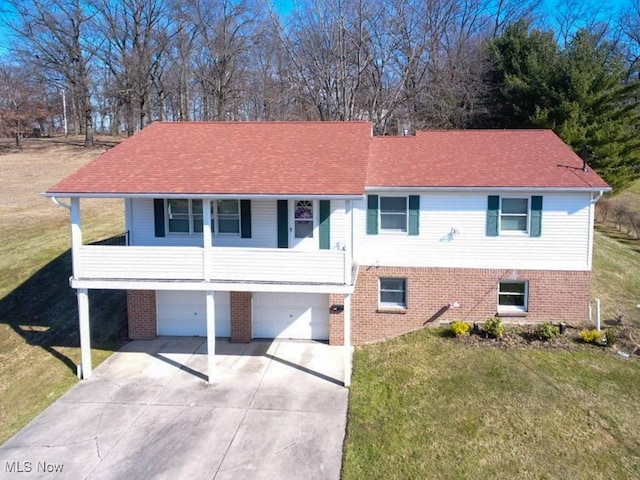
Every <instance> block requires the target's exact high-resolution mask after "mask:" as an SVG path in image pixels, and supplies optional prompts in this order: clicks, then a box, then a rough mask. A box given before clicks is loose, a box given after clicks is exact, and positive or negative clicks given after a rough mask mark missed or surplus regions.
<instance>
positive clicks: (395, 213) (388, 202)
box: [379, 197, 408, 232]
mask: <svg viewBox="0 0 640 480" xmlns="http://www.w3.org/2000/svg"><path fill="white" fill-rule="evenodd" d="M407 210H408V207H407V197H380V208H379V211H380V231H381V232H406V231H407Z"/></svg>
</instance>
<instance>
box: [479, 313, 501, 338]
mask: <svg viewBox="0 0 640 480" xmlns="http://www.w3.org/2000/svg"><path fill="white" fill-rule="evenodd" d="M484 331H485V332H487V333H488V334H489V335H491V336H492V337H494V338H499V337H502V334H503V333H504V325H503V324H502V320H501V319H499V318H497V317H493V318H489V319H488V320H487V321H486V322H485V324H484Z"/></svg>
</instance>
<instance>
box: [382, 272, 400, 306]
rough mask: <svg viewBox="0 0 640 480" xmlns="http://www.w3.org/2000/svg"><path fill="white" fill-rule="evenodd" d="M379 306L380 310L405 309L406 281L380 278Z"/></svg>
mask: <svg viewBox="0 0 640 480" xmlns="http://www.w3.org/2000/svg"><path fill="white" fill-rule="evenodd" d="M379 306H380V307H381V308H407V279H406V278H380V296H379Z"/></svg>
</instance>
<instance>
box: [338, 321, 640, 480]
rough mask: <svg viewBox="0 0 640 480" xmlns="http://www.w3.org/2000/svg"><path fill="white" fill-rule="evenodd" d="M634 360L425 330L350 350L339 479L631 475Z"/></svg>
mask: <svg viewBox="0 0 640 480" xmlns="http://www.w3.org/2000/svg"><path fill="white" fill-rule="evenodd" d="M639 399H640V362H639V361H637V360H629V359H623V358H620V357H618V356H616V355H613V354H611V353H604V352H602V351H600V350H598V349H597V348H596V347H593V348H592V349H586V348H585V349H580V350H578V351H555V350H551V349H548V350H547V349H530V348H496V347H493V346H484V345H483V346H480V347H477V346H476V347H473V346H470V345H464V344H462V343H460V342H458V341H456V339H455V338H443V337H440V336H438V332H435V331H432V330H426V331H420V332H416V333H412V334H409V335H405V336H403V337H401V338H397V339H394V340H391V341H388V342H386V343H382V344H377V345H371V346H366V347H363V348H359V349H358V350H357V352H356V353H355V358H354V376H353V384H352V388H351V394H350V401H349V414H348V428H347V437H346V442H345V450H344V463H343V478H344V479H362V478H367V479H373V478H380V479H394V478H397V479H414V478H415V479H424V478H442V479H454V478H472V479H484V478H486V479H494V478H505V479H515V478H518V479H526V478H549V479H551V478H553V479H555V478H572V479H578V478H579V479H610V478H640V401H639Z"/></svg>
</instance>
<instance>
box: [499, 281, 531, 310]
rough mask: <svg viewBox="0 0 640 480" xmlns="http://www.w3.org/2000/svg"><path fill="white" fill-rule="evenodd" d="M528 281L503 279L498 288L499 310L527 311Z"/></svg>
mask: <svg viewBox="0 0 640 480" xmlns="http://www.w3.org/2000/svg"><path fill="white" fill-rule="evenodd" d="M528 286H529V285H528V283H527V282H526V281H514V280H501V281H500V287H499V289H498V312H526V311H527V300H528V299H527V296H528Z"/></svg>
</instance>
